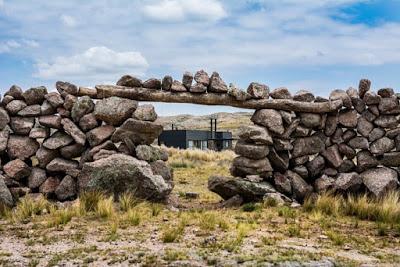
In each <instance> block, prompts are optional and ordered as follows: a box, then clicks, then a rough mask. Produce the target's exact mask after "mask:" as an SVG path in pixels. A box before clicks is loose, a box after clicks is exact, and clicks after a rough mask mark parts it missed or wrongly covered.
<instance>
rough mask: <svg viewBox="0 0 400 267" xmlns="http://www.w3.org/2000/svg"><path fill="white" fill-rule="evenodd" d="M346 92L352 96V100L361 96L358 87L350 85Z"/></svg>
mask: <svg viewBox="0 0 400 267" xmlns="http://www.w3.org/2000/svg"><path fill="white" fill-rule="evenodd" d="M346 94H347V95H348V96H349V97H350V99H351V100H353V99H356V98H359V97H360V96H359V95H358V91H357V89H356V88H353V87H349V88H348V89H347V90H346Z"/></svg>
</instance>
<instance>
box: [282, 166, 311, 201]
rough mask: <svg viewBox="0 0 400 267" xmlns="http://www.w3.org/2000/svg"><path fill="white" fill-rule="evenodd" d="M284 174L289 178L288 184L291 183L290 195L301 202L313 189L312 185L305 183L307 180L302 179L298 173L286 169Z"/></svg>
mask: <svg viewBox="0 0 400 267" xmlns="http://www.w3.org/2000/svg"><path fill="white" fill-rule="evenodd" d="M285 176H287V177H288V178H289V180H290V184H291V185H292V196H293V198H294V199H296V200H297V201H300V202H302V201H303V200H304V199H305V198H306V197H308V196H309V195H310V194H311V193H312V191H313V188H312V186H311V185H309V184H307V182H306V181H304V179H303V178H301V176H300V175H298V174H297V173H295V172H292V171H287V172H286V173H285Z"/></svg>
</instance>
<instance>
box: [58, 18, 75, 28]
mask: <svg viewBox="0 0 400 267" xmlns="http://www.w3.org/2000/svg"><path fill="white" fill-rule="evenodd" d="M60 20H61V22H62V23H63V24H64V25H65V26H67V27H75V26H76V25H77V21H76V19H75V18H74V17H71V16H68V15H62V16H61V17H60Z"/></svg>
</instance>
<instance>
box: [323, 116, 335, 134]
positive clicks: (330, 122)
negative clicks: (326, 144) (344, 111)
mask: <svg viewBox="0 0 400 267" xmlns="http://www.w3.org/2000/svg"><path fill="white" fill-rule="evenodd" d="M337 124H338V116H337V114H334V115H328V117H327V118H326V122H325V135H326V136H331V135H332V134H333V133H334V132H335V131H336V128H337Z"/></svg>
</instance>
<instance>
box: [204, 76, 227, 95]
mask: <svg viewBox="0 0 400 267" xmlns="http://www.w3.org/2000/svg"><path fill="white" fill-rule="evenodd" d="M208 91H209V92H212V93H227V92H228V86H227V85H226V83H225V82H224V81H223V80H222V79H221V77H220V76H219V74H218V73H217V72H213V73H212V74H211V78H210V86H209V87H208Z"/></svg>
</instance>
